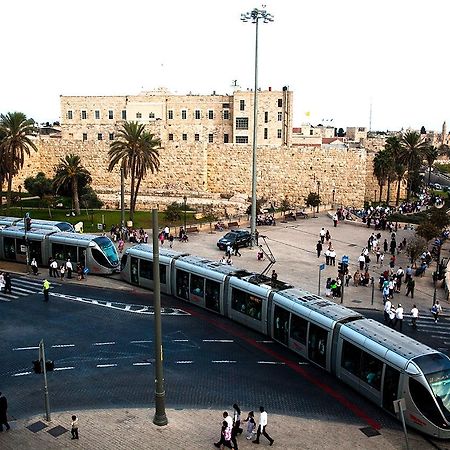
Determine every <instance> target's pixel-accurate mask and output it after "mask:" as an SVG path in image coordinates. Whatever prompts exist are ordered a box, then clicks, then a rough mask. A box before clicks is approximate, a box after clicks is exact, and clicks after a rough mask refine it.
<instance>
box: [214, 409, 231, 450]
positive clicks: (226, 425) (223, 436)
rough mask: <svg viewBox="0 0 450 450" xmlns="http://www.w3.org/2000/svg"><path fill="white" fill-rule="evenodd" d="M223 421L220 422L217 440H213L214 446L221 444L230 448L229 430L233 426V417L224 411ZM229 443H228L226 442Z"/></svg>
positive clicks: (218, 446)
mask: <svg viewBox="0 0 450 450" xmlns="http://www.w3.org/2000/svg"><path fill="white" fill-rule="evenodd" d="M222 416H223V419H224V420H223V422H222V430H221V432H220V439H219V442H214V447H217V448H220V446H221V445H222V444H223V445H225V447H228V448H231V430H232V428H233V419H232V418H231V417H230V416H229V415H228V412H227V411H224V412H223V414H222ZM226 442H228V443H229V445H227V444H226Z"/></svg>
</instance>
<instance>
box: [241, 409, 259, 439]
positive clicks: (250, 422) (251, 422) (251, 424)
mask: <svg viewBox="0 0 450 450" xmlns="http://www.w3.org/2000/svg"><path fill="white" fill-rule="evenodd" d="M244 422H247V439H248V440H250V439H253V437H254V436H255V433H256V432H255V427H256V422H255V413H254V412H253V411H250V412H249V413H248V416H247V418H246V419H245V420H244Z"/></svg>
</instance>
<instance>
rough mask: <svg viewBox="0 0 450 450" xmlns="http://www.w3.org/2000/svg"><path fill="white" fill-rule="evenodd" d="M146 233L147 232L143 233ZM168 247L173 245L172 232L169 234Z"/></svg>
mask: <svg viewBox="0 0 450 450" xmlns="http://www.w3.org/2000/svg"><path fill="white" fill-rule="evenodd" d="M145 234H147V233H145ZM147 240H148V234H147ZM144 242H145V235H144ZM169 247H170V248H172V247H173V234H169Z"/></svg>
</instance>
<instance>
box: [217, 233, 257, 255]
mask: <svg viewBox="0 0 450 450" xmlns="http://www.w3.org/2000/svg"><path fill="white" fill-rule="evenodd" d="M251 240H252V235H251V233H250V231H247V230H231V231H229V232H228V233H227V234H226V235H225V236H223V237H221V238H220V239H219V240H218V241H217V247H219V249H220V250H224V251H225V250H226V248H227V245H228V244H231V245H233V244H234V243H237V245H238V247H239V248H241V247H248V246H249V245H250V243H251Z"/></svg>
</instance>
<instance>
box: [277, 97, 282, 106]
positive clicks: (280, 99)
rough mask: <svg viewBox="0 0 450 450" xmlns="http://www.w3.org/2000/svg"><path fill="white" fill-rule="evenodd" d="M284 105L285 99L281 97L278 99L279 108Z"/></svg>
mask: <svg viewBox="0 0 450 450" xmlns="http://www.w3.org/2000/svg"><path fill="white" fill-rule="evenodd" d="M282 106H283V99H282V98H279V99H278V108H281V107H282Z"/></svg>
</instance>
